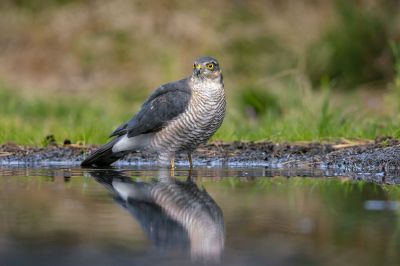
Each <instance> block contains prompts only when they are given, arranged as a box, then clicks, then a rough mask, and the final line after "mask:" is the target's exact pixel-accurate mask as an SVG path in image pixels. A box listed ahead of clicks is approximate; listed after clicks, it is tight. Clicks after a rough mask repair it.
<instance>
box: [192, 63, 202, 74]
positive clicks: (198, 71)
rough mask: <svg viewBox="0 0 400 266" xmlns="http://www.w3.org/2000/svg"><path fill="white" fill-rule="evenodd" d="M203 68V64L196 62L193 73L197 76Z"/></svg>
mask: <svg viewBox="0 0 400 266" xmlns="http://www.w3.org/2000/svg"><path fill="white" fill-rule="evenodd" d="M201 68H202V66H201V64H195V66H194V69H193V73H194V74H195V75H196V76H199V75H200V72H201Z"/></svg>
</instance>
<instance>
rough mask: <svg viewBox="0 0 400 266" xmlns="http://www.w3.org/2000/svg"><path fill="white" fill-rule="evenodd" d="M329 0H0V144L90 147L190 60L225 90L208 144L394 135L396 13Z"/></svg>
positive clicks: (397, 107)
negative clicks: (217, 66) (211, 71)
mask: <svg viewBox="0 0 400 266" xmlns="http://www.w3.org/2000/svg"><path fill="white" fill-rule="evenodd" d="M192 2H193V1H192ZM328 2H329V1H315V2H314V1H306V2H304V3H303V2H302V3H300V4H296V3H293V2H292V1H282V4H280V5H278V4H276V3H275V1H250V2H249V3H246V4H245V5H244V4H241V3H239V2H232V1H227V0H224V1H217V2H215V1H211V0H208V1H204V3H202V6H201V8H199V7H198V5H196V4H195V2H193V3H192V4H187V3H183V2H179V1H177V2H176V1H172V2H171V1H160V3H158V6H157V7H156V8H155V6H154V4H152V3H150V2H149V3H147V2H142V1H137V2H135V1H133V2H131V1H124V0H121V1H117V2H116V3H113V5H112V6H111V5H110V6H108V5H105V4H104V3H103V2H102V1H76V0H57V1H51V0H46V1H39V0H19V1H11V0H7V1H3V2H2V3H1V4H0V6H1V7H3V8H0V14H1V16H0V22H1V23H0V25H3V27H2V30H0V48H2V49H0V57H1V58H2V64H1V66H0V100H1V102H0V114H1V116H0V143H5V142H16V143H20V144H30V145H40V144H45V143H46V141H45V138H46V136H48V135H54V136H55V138H56V141H57V142H59V143H62V142H63V141H64V140H65V139H69V140H71V141H72V142H73V143H85V144H88V143H103V142H105V141H106V140H107V136H108V134H109V133H110V132H111V131H112V130H113V129H114V128H115V127H117V126H118V125H119V124H120V123H122V122H124V121H126V120H127V119H129V118H130V117H131V116H132V115H133V114H134V113H135V112H136V111H137V110H138V108H139V106H140V104H141V103H142V102H143V100H144V99H145V98H146V97H147V95H148V94H149V93H150V90H151V89H152V88H155V87H156V86H158V85H159V84H163V83H165V82H167V81H170V80H175V79H178V78H180V77H182V75H183V73H189V72H190V69H191V61H192V60H193V58H195V57H197V56H198V55H201V54H211V55H214V56H216V57H217V58H219V59H220V61H221V64H222V67H223V71H224V77H225V82H226V88H227V93H228V113H227V116H226V119H225V121H224V123H223V125H222V127H221V129H220V130H219V131H218V132H217V133H216V134H215V136H214V138H213V139H214V140H224V141H234V140H273V141H304V140H306V141H310V140H334V139H339V138H362V139H373V138H375V137H376V136H379V135H391V136H395V137H398V136H400V131H399V128H400V117H399V116H398V115H397V114H398V113H400V112H399V111H400V104H399V103H398V102H399V101H398V97H399V96H400V85H399V84H400V81H399V80H400V67H399V65H400V52H399V51H400V48H399V47H398V44H396V40H398V36H399V35H398V33H399V28H398V27H396V26H395V25H398V23H395V22H396V19H399V17H400V16H399V15H398V12H395V11H394V10H397V9H396V8H395V7H394V6H392V5H389V4H385V5H382V4H381V2H380V1H371V3H370V4H371V5H369V4H366V3H361V2H362V1H361V2H360V3H358V2H357V3H348V2H349V1H344V0H335V1H332V2H330V3H328ZM386 2H387V3H389V2H391V1H389V0H385V3H386ZM210 8H211V9H212V10H213V12H212V14H211V13H210V12H208V11H209V9H210ZM160 10H162V12H160ZM206 11H207V12H206ZM304 14H310V15H309V16H304ZM71 18H74V19H71ZM75 18H76V19H75ZM182 25H184V26H182ZM304 29H307V31H306V33H307V34H305V33H304ZM391 40H393V41H391ZM390 49H392V53H391V52H390ZM188 71H189V72H188ZM371 82H372V83H373V84H378V85H377V86H375V88H376V89H377V90H379V91H380V92H379V100H378V101H379V103H378V104H377V106H375V107H370V106H368V105H367V104H366V103H367V102H368V101H370V100H374V101H375V100H376V99H374V97H375V98H376V93H375V94H374V92H369V91H365V90H364V91H362V90H361V91H360V90H358V89H360V87H361V88H364V87H366V86H365V83H368V84H371ZM365 94H371V95H372V96H370V97H365ZM375 105H376V104H375Z"/></svg>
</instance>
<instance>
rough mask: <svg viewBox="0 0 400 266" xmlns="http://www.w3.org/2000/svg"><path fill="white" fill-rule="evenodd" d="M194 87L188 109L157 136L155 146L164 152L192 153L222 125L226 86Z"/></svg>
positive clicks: (153, 143) (153, 145) (153, 144)
mask: <svg viewBox="0 0 400 266" xmlns="http://www.w3.org/2000/svg"><path fill="white" fill-rule="evenodd" d="M219 86H220V87H219V88H214V89H210V90H204V89H203V90H198V91H196V90H194V91H193V94H192V98H191V100H190V103H189V105H188V108H187V110H186V111H185V112H184V113H182V114H181V115H179V116H178V117H177V118H175V119H174V120H173V121H171V122H170V123H169V124H168V126H167V127H166V128H164V129H163V130H161V131H160V132H159V133H157V134H156V135H155V136H154V139H153V141H152V143H151V146H152V148H153V149H154V150H157V151H159V152H160V153H164V154H165V155H167V154H173V153H175V152H177V151H188V152H191V151H193V150H194V149H196V148H197V146H199V145H200V144H202V143H204V142H206V141H207V140H209V139H210V138H211V136H212V135H213V134H214V133H215V132H216V131H217V129H218V128H219V127H220V126H221V124H222V121H223V119H224V116H225V108H226V100H225V93H224V89H223V85H222V84H221V85H219Z"/></svg>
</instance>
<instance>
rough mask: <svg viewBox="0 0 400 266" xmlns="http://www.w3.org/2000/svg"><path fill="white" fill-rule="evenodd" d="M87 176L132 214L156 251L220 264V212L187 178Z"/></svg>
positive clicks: (222, 233)
mask: <svg viewBox="0 0 400 266" xmlns="http://www.w3.org/2000/svg"><path fill="white" fill-rule="evenodd" d="M89 174H90V175H91V176H92V177H93V178H95V180H96V181H97V182H99V183H100V184H102V185H103V186H104V187H105V188H107V189H108V190H109V191H110V192H111V193H112V195H113V198H114V199H115V201H116V202H117V203H118V204H119V205H120V206H122V207H124V208H125V209H126V210H127V211H129V212H130V213H131V214H132V216H133V217H134V218H135V219H136V220H137V221H138V222H139V223H140V225H141V227H142V229H143V230H144V232H145V233H146V235H147V236H148V238H149V239H150V240H151V241H152V242H153V244H154V245H155V246H156V247H159V248H161V249H164V250H165V249H171V250H174V249H178V250H184V251H185V253H186V252H189V253H190V255H191V257H192V258H193V259H194V260H200V261H204V262H218V261H219V260H220V258H221V255H222V252H223V250H224V246H225V224H224V217H223V213H222V210H221V208H220V207H219V206H218V205H217V203H216V202H215V201H214V200H213V199H212V198H211V196H210V195H209V194H208V193H207V191H206V190H205V189H204V188H199V187H198V186H197V184H196V183H195V180H194V179H193V178H192V176H191V175H190V174H189V176H188V178H187V180H186V181H183V180H178V179H176V178H173V177H170V176H168V175H165V174H164V173H160V178H159V180H155V179H153V180H152V181H150V182H145V181H138V180H136V181H134V180H132V179H131V178H130V177H129V176H125V175H123V174H122V173H121V172H117V171H113V170H101V171H99V170H92V171H90V172H89Z"/></svg>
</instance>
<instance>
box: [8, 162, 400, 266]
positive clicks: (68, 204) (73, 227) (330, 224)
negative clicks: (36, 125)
mask: <svg viewBox="0 0 400 266" xmlns="http://www.w3.org/2000/svg"><path fill="white" fill-rule="evenodd" d="M171 174H173V175H174V177H173V178H171V176H170V175H171ZM318 174H319V173H318V172H307V171H303V172H293V171H290V170H280V171H276V170H275V171H271V170H268V169H264V168H252V169H223V168H203V169H196V170H194V171H193V173H192V174H191V175H190V176H189V172H188V171H187V170H186V169H177V170H176V171H175V172H174V173H170V171H169V170H159V169H152V168H141V169H140V168H136V169H132V168H131V169H114V170H97V171H90V170H83V171H82V169H79V168H76V169H69V168H42V169H38V168H36V169H25V168H3V169H0V217H1V219H0V265H57V266H61V265H190V264H198V265H207V264H212V265H219V264H221V265H267V264H269V265H400V264H399V263H400V255H399V250H400V220H399V214H400V204H399V203H398V202H399V200H400V188H399V187H397V186H381V185H377V184H373V183H366V182H355V181H352V180H350V179H346V178H340V179H339V178H326V177H324V178H321V177H318ZM310 176H312V177H310Z"/></svg>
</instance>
